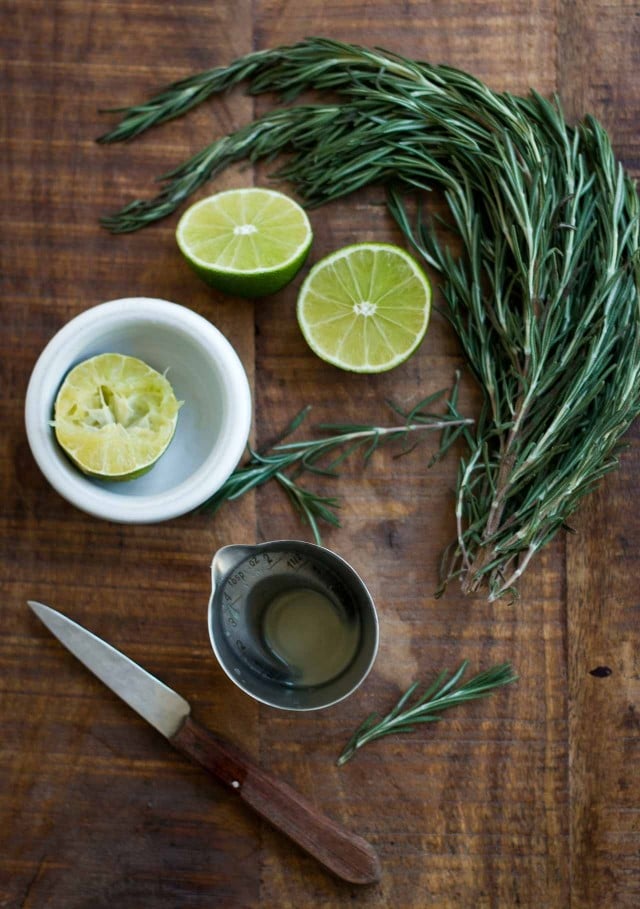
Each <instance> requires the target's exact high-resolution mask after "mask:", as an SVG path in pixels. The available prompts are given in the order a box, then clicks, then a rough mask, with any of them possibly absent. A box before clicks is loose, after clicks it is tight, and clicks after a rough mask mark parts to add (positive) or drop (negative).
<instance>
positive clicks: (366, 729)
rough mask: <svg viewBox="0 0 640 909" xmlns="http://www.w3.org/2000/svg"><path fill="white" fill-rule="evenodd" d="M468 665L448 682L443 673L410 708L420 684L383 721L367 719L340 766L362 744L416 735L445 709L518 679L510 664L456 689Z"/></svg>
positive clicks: (402, 698)
mask: <svg viewBox="0 0 640 909" xmlns="http://www.w3.org/2000/svg"><path fill="white" fill-rule="evenodd" d="M468 664H469V663H468V660H465V661H464V662H463V663H462V665H461V666H460V668H459V669H458V670H457V671H456V672H455V673H454V674H453V675H452V676H451V678H450V679H449V681H445V680H446V678H447V672H446V670H444V671H443V672H441V673H440V675H439V676H438V678H437V679H436V680H435V682H433V684H432V685H430V686H429V687H428V688H427V689H426V691H424V692H423V694H421V695H420V696H419V697H418V698H417V700H415V702H414V703H413V704H412V705H411V706H410V707H409V706H407V705H408V703H409V701H410V700H411V698H412V697H413V695H414V694H415V692H416V691H417V689H418V687H419V686H420V683H419V682H414V683H413V685H411V686H410V687H409V688H408V689H407V691H405V693H404V694H403V695H402V697H401V698H400V700H399V701H398V703H397V704H396V705H395V707H394V708H393V710H391V711H390V712H389V713H388V714H387V715H386V716H384V717H382V718H380V717H379V716H378V714H377V713H372V714H371V715H370V716H368V717H367V719H366V720H364V722H363V723H361V725H360V726H358V728H357V729H356V731H355V732H354V734H353V735H352V736H351V738H350V739H349V741H348V743H347V745H346V746H345V748H344V750H343V752H342V754H341V755H340V757H339V758H338V761H337V763H338V766H341V765H342V764H346V762H347V761H348V760H350V759H351V758H352V757H353V755H354V754H355V753H356V751H357V750H358V748H362V746H363V745H366V744H367V743H368V742H372V741H373V740H374V739H379V738H382V737H383V736H385V735H391V734H392V733H396V732H413V731H414V729H415V724H416V723H436V722H437V721H438V720H440V719H441V717H440V716H438V714H440V713H441V712H442V711H443V710H448V709H449V708H450V707H455V706H456V705H457V704H464V702H465V701H472V700H474V699H475V698H481V697H485V696H486V695H488V694H491V692H492V691H494V690H495V689H496V688H500V687H501V686H502V685H508V684H509V683H510V682H515V681H516V679H517V678H518V677H517V676H516V675H515V674H514V672H513V670H512V668H511V665H510V664H509V663H503V664H501V665H499V666H494V667H493V668H492V669H488V670H486V672H481V673H479V675H476V676H474V677H473V678H472V679H469V680H468V681H467V682H465V683H464V684H463V685H461V686H460V687H459V688H456V687H455V686H456V685H457V684H458V682H459V681H460V680H461V679H462V676H463V675H464V673H465V670H466V668H467V666H468ZM405 708H406V709H405Z"/></svg>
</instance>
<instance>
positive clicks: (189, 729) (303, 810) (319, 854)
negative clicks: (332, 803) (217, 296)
mask: <svg viewBox="0 0 640 909" xmlns="http://www.w3.org/2000/svg"><path fill="white" fill-rule="evenodd" d="M169 741H170V742H171V744H172V745H173V746H174V747H175V748H177V749H178V751H180V752H182V754H184V755H186V756H187V757H189V758H191V760H193V761H196V762H197V763H198V764H200V765H201V766H202V767H204V768H205V769H206V770H208V771H209V772H210V773H212V774H213V775H214V776H216V777H217V778H218V779H219V780H221V781H222V782H223V783H224V784H225V785H226V786H227V787H228V788H229V789H230V790H231V791H232V792H236V793H237V794H238V795H239V796H240V798H241V799H242V801H243V802H245V803H246V804H247V805H249V806H250V807H251V808H253V809H254V811H257V812H258V814H259V815H260V816H261V817H263V818H264V819H265V820H267V821H269V823H270V824H272V825H273V826H274V827H276V828H277V829H278V830H280V831H281V832H282V833H284V834H286V835H287V836H288V837H290V838H291V839H292V840H293V841H294V842H295V843H297V844H298V845H299V846H301V847H302V849H304V850H305V851H306V852H308V853H309V854H310V855H312V856H313V857H314V858H316V859H317V860H318V861H319V862H320V864H321V865H324V867H325V868H328V869H329V871H332V872H333V873H334V874H336V875H337V876H338V877H340V878H342V879H343V880H345V881H349V882H350V883H352V884H373V883H375V882H376V881H378V880H379V879H380V863H379V861H378V856H377V855H376V853H375V851H374V849H373V847H372V846H371V845H370V844H369V843H367V841H366V840H364V839H362V837H360V836H356V835H355V834H353V833H350V832H349V831H348V830H345V829H344V828H343V827H341V826H340V825H339V824H336V823H335V821H332V820H331V818H328V817H327V816H326V815H324V814H322V813H321V812H320V811H318V810H317V809H316V808H314V806H313V805H311V804H310V802H308V801H306V799H304V798H303V797H302V796H301V795H300V793H298V792H296V791H295V789H292V788H291V786H289V785H288V784H287V783H285V782H284V781H283V780H281V779H278V778H277V777H275V776H273V775H272V774H270V773H268V772H267V771H266V770H263V769H262V768H261V767H258V765H257V764H254V762H253V761H252V760H251V758H249V757H247V755H245V754H243V753H242V752H241V751H240V750H239V749H238V748H236V747H235V746H234V745H231V744H230V743H229V742H226V741H224V740H223V739H221V738H219V737H218V736H217V735H215V734H214V733H212V732H210V731H209V730H208V729H205V728H204V726H200V725H199V724H198V723H196V722H195V721H194V720H192V719H191V717H187V719H186V720H185V721H184V723H183V724H182V726H181V727H180V729H179V730H178V732H177V733H176V734H175V735H174V736H173V737H172V738H171V739H170V740H169Z"/></svg>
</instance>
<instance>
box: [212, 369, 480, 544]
mask: <svg viewBox="0 0 640 909" xmlns="http://www.w3.org/2000/svg"><path fill="white" fill-rule="evenodd" d="M458 380H459V375H456V382H455V385H454V387H453V390H452V392H451V395H450V397H449V399H448V400H447V405H446V412H445V413H444V414H435V413H431V412H429V411H428V410H427V409H426V408H428V407H430V406H431V405H432V404H433V403H434V402H435V401H437V400H438V399H439V398H441V397H442V396H443V395H444V394H445V392H444V390H443V391H438V392H436V393H435V394H432V395H429V396H428V397H426V398H423V399H422V400H421V401H419V403H418V404H416V405H415V407H413V408H411V410H409V411H406V412H404V411H403V410H401V409H400V408H399V407H398V406H397V405H394V404H392V403H391V402H387V403H388V405H389V406H390V407H391V408H392V410H393V411H394V413H396V414H397V415H399V416H401V417H402V418H403V419H404V423H403V425H401V426H365V425H360V424H354V423H348V424H347V423H322V424H320V425H319V426H317V427H316V428H317V429H318V430H319V431H320V432H323V433H326V432H329V433H331V435H321V436H319V437H317V438H312V439H305V440H301V441H295V442H281V441H280V440H281V439H284V438H286V437H288V436H289V435H290V434H291V433H293V432H294V431H295V430H296V429H298V427H299V426H300V425H301V424H302V422H303V421H304V419H305V418H306V416H307V414H308V413H309V410H310V408H309V407H306V408H304V410H302V411H301V412H300V413H299V414H298V415H297V416H296V417H295V419H294V420H293V421H292V422H291V424H290V425H289V426H288V427H287V429H286V430H285V431H284V432H283V433H282V434H281V435H280V436H279V441H278V443H276V444H273V445H271V446H269V447H268V448H267V449H266V450H264V451H254V450H253V449H250V450H249V455H250V457H249V460H248V461H247V463H245V464H243V465H242V466H241V467H239V468H237V469H236V470H235V471H234V472H233V473H232V474H231V476H230V477H229V479H228V480H227V481H226V483H224V485H223V486H222V487H221V488H220V489H219V490H218V492H217V493H215V495H213V496H212V497H211V498H210V499H209V500H208V501H207V502H205V503H204V505H202V506H201V508H202V509H204V510H210V511H214V512H215V511H217V510H218V509H219V508H220V506H221V505H222V504H223V503H224V502H227V501H233V500H235V499H238V498H239V497H240V496H241V495H244V493H245V492H249V490H251V489H255V488H256V487H257V486H261V485H262V484H264V483H267V482H268V481H269V480H272V479H273V480H276V482H278V483H279V484H280V486H281V487H282V488H283V489H284V490H285V492H286V493H287V495H288V497H289V500H290V501H291V504H292V505H293V507H294V508H295V510H296V511H297V512H298V513H299V514H300V516H301V517H302V519H303V520H304V521H305V522H306V523H307V524H308V525H309V526H310V527H311V530H312V533H313V536H314V539H315V541H316V543H318V544H321V542H322V538H321V533H320V528H319V526H318V522H319V521H324V522H325V523H327V524H331V525H333V526H334V527H339V526H340V520H339V518H338V515H337V512H336V509H337V508H339V507H340V501H339V499H337V498H335V497H330V496H323V495H320V494H318V493H317V492H315V491H313V490H311V489H308V488H306V487H304V486H302V485H300V483H299V482H298V478H299V477H300V476H301V475H302V474H303V473H310V474H316V475H323V476H330V477H336V476H338V472H337V468H338V467H339V466H340V464H342V462H343V461H345V459H346V458H348V457H349V456H350V455H352V454H354V452H356V451H362V452H363V455H364V460H365V462H366V461H368V460H369V458H370V457H371V455H372V454H373V453H374V451H376V449H377V448H379V447H380V446H381V445H383V444H385V443H386V442H393V441H398V440H404V441H406V440H407V438H408V436H409V434H410V433H415V432H418V431H420V430H425V429H431V430H442V435H441V438H440V445H439V448H438V451H437V453H436V455H434V457H433V459H432V460H436V459H439V458H441V457H442V456H443V455H444V454H445V453H446V452H447V451H448V450H449V448H450V447H451V446H452V445H453V443H454V442H455V441H456V439H457V438H458V436H459V435H460V434H461V433H462V432H464V431H465V430H466V431H468V427H469V425H470V424H471V423H473V420H470V419H465V418H464V417H462V416H461V415H460V414H459V412H458V408H457V399H458Z"/></svg>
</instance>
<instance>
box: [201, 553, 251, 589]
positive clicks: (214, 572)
mask: <svg viewBox="0 0 640 909" xmlns="http://www.w3.org/2000/svg"><path fill="white" fill-rule="evenodd" d="M253 551H254V547H253V546H240V545H232V546H223V547H222V549H219V550H218V551H217V552H216V554H215V555H214V557H213V560H212V562H211V587H212V592H214V591H215V590H216V588H217V587H218V585H219V584H220V581H221V580H222V579H223V578H224V577H225V576H226V575H227V574H228V573H229V572H230V571H231V569H232V568H234V567H235V566H236V565H238V564H239V563H240V562H242V561H243V559H246V558H248V557H249V556H250V555H251V554H252V553H253Z"/></svg>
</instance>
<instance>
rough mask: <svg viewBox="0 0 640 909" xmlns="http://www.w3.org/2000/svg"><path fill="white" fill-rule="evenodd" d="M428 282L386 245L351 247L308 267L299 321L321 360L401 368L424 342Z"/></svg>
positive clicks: (369, 369)
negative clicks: (399, 366) (401, 364)
mask: <svg viewBox="0 0 640 909" xmlns="http://www.w3.org/2000/svg"><path fill="white" fill-rule="evenodd" d="M430 311H431V285H430V283H429V279H428V278H427V276H426V275H425V274H424V272H423V271H422V269H421V268H420V267H419V265H418V264H417V262H415V260H414V259H412V258H411V256H409V255H408V254H407V253H406V252H405V251H404V250H402V249H400V248H399V247H397V246H393V245H391V244H386V243H359V244H355V245H353V246H347V247H345V248H344V249H340V250H338V251H337V252H334V253H332V254H331V255H329V256H327V257H326V258H325V259H322V260H321V261H320V262H318V263H317V264H316V265H314V267H313V268H312V269H311V271H310V272H309V274H308V275H307V278H306V279H305V281H304V284H303V285H302V287H301V288H300V294H299V296H298V308H297V315H298V323H299V325H300V329H301V331H302V334H303V335H304V337H305V339H306V341H307V343H308V344H309V346H310V347H311V349H312V350H313V351H314V352H315V353H316V354H317V355H318V356H319V357H321V358H322V359H323V360H326V361H327V362H328V363H332V364H333V365H334V366H338V367H340V368H341V369H346V370H350V371H352V372H363V373H377V372H384V371H386V370H388V369H392V368H393V367H394V366H398V364H400V363H403V362H404V361H405V360H406V359H407V358H408V357H409V356H411V354H412V353H413V352H414V351H415V350H416V348H417V347H418V345H419V344H420V342H421V341H422V339H423V337H424V335H425V332H426V330H427V326H428V324H429V315H430Z"/></svg>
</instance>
